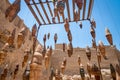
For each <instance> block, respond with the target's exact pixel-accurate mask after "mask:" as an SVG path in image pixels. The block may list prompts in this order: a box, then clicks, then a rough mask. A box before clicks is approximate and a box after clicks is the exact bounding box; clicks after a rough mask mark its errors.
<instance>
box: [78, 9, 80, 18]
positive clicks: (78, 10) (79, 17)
mask: <svg viewBox="0 0 120 80" xmlns="http://www.w3.org/2000/svg"><path fill="white" fill-rule="evenodd" d="M78 15H79V19H78V20H80V9H79V8H78Z"/></svg>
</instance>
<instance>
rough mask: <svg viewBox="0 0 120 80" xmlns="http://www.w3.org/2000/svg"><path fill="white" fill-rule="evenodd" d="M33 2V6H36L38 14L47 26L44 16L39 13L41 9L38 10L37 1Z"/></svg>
mask: <svg viewBox="0 0 120 80" xmlns="http://www.w3.org/2000/svg"><path fill="white" fill-rule="evenodd" d="M32 2H33V4H34V6H35V8H36V9H37V11H38V14H39V15H40V17H41V19H42V20H43V22H44V24H46V22H45V20H44V19H43V16H42V14H41V13H40V11H39V9H38V7H37V5H36V4H35V1H34V0H32Z"/></svg>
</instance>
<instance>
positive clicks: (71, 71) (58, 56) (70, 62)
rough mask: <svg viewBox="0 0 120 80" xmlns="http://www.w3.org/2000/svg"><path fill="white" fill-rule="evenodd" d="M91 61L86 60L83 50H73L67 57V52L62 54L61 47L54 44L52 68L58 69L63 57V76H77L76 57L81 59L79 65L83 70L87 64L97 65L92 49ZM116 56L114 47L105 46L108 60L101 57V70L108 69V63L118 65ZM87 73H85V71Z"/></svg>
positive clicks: (117, 52)
mask: <svg viewBox="0 0 120 80" xmlns="http://www.w3.org/2000/svg"><path fill="white" fill-rule="evenodd" d="M91 53H92V54H91V61H89V60H88V58H87V56H86V53H85V48H74V49H73V55H72V56H71V57H68V54H67V51H65V52H63V50H62V45H61V44H56V47H55V50H54V52H53V55H52V58H51V59H52V62H51V63H52V66H53V67H54V68H55V69H60V64H61V63H62V61H63V59H64V57H66V59H67V66H66V69H65V74H67V75H75V74H79V65H78V62H77V60H78V55H79V56H80V58H81V63H82V64H83V65H84V68H85V69H86V65H87V63H88V62H90V63H96V64H97V57H96V51H95V49H94V48H91ZM118 54H120V52H119V51H118V50H116V48H115V47H110V46H106V56H107V58H108V60H105V59H104V58H103V57H102V61H101V67H102V68H103V69H109V65H110V63H112V64H113V65H114V66H115V64H117V63H118ZM86 72H87V71H86Z"/></svg>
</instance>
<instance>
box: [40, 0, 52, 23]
mask: <svg viewBox="0 0 120 80" xmlns="http://www.w3.org/2000/svg"><path fill="white" fill-rule="evenodd" d="M39 2H40V5H41V7H42V9H43V11H44V13H45V16H46V18H47V20H48V23H49V24H51V22H50V19H49V17H48V15H47V13H46V10H45V8H44V5H43V3H42V2H41V0H39Z"/></svg>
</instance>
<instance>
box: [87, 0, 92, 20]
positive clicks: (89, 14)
mask: <svg viewBox="0 0 120 80" xmlns="http://www.w3.org/2000/svg"><path fill="white" fill-rule="evenodd" d="M92 7H93V0H90V1H89V9H88V15H87V19H90V17H91V12H92Z"/></svg>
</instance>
